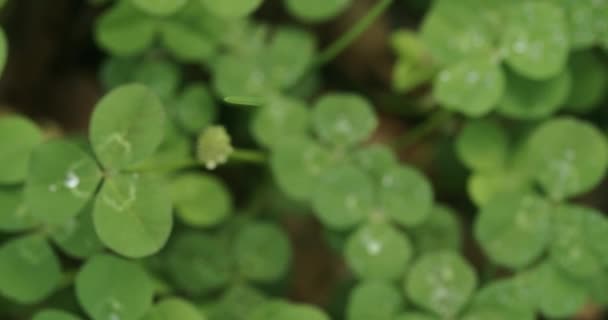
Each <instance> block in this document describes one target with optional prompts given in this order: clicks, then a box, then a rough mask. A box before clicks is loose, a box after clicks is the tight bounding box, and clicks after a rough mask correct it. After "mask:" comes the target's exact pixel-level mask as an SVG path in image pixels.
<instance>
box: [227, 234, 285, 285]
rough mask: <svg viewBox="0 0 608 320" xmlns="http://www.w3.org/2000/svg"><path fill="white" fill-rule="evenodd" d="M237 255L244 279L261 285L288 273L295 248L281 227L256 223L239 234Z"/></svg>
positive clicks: (235, 242) (236, 247) (238, 265)
mask: <svg viewBox="0 0 608 320" xmlns="http://www.w3.org/2000/svg"><path fill="white" fill-rule="evenodd" d="M234 255H235V259H236V264H237V267H238V268H239V270H240V273H241V274H242V275H243V276H245V277H246V278H248V279H250V280H253V281H257V282H272V281H276V280H278V279H279V278H281V277H282V276H284V275H285V273H286V272H287V269H288V267H289V262H290V260H291V248H290V245H289V240H288V239H287V236H286V235H285V233H284V232H283V231H282V230H281V229H280V228H279V227H277V226H276V225H273V224H269V223H255V224H248V225H245V226H243V227H242V229H241V230H239V231H238V233H237V234H236V238H235V239H234Z"/></svg>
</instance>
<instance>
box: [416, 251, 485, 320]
mask: <svg viewBox="0 0 608 320" xmlns="http://www.w3.org/2000/svg"><path fill="white" fill-rule="evenodd" d="M476 286H477V276H476V275H475V272H474V270H473V268H472V267H471V265H470V264H469V263H468V262H467V261H465V260H464V259H463V258H462V257H461V256H459V255H458V254H456V253H454V252H452V251H438V252H433V253H426V254H424V255H422V256H421V257H420V258H419V259H418V261H416V263H414V265H413V266H412V268H411V269H410V271H409V274H408V276H407V279H406V283H405V290H406V293H407V295H408V297H409V298H410V299H411V301H412V302H414V303H415V304H417V305H419V306H420V307H422V308H424V309H427V310H429V311H432V312H434V313H436V314H437V315H439V316H441V317H444V318H450V317H453V316H455V315H456V314H458V312H459V311H460V310H462V308H463V307H464V306H465V304H466V303H467V302H468V300H469V299H470V297H471V295H472V294H473V291H474V290H475V287H476Z"/></svg>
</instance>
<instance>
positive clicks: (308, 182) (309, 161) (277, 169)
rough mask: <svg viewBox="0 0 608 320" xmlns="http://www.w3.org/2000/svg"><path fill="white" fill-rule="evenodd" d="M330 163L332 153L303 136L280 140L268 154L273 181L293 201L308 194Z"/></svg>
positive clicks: (312, 190)
mask: <svg viewBox="0 0 608 320" xmlns="http://www.w3.org/2000/svg"><path fill="white" fill-rule="evenodd" d="M330 162H331V154H330V153H329V152H328V151H327V150H325V149H324V148H323V147H321V146H320V145H318V144H317V143H315V142H313V141H312V140H311V139H309V138H303V137H298V138H296V137H289V138H286V139H284V140H282V142H281V143H280V144H278V145H277V147H276V148H275V149H274V150H273V152H272V153H271V155H270V166H271V169H272V173H273V176H274V179H275V181H276V182H277V184H278V185H279V187H280V188H281V190H282V191H283V192H285V194H287V195H288V196H290V197H292V198H294V199H296V200H307V199H309V198H310V197H311V195H312V194H313V192H314V190H315V189H316V188H317V181H318V179H319V177H321V175H322V174H323V172H324V171H325V169H326V168H327V167H328V166H329V164H330ZM293 168H300V169H299V170H293Z"/></svg>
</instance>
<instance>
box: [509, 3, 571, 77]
mask: <svg viewBox="0 0 608 320" xmlns="http://www.w3.org/2000/svg"><path fill="white" fill-rule="evenodd" d="M509 21H510V22H509V24H508V25H507V26H506V28H505V30H504V35H503V39H502V47H503V50H504V52H505V55H506V61H507V63H508V64H509V65H510V66H511V67H512V68H513V69H514V70H515V71H516V72H517V73H519V74H521V75H523V76H525V77H528V78H531V79H537V80H542V79H547V78H551V77H555V76H557V75H558V74H559V72H560V71H562V70H563V69H564V67H565V66H566V62H567V59H568V52H569V49H570V47H569V40H568V28H567V22H566V17H565V14H564V11H563V10H562V8H561V7H559V6H556V5H555V4H553V3H551V2H546V1H522V2H520V3H517V4H516V5H515V6H513V12H512V14H511V17H510V20H509Z"/></svg>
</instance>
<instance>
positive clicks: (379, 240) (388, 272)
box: [344, 223, 414, 281]
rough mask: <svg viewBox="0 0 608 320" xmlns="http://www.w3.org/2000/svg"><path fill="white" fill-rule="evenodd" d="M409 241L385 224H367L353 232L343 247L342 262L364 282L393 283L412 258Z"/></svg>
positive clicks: (400, 276) (401, 275) (401, 274)
mask: <svg viewBox="0 0 608 320" xmlns="http://www.w3.org/2000/svg"><path fill="white" fill-rule="evenodd" d="M413 251H414V250H413V248H412V244H411V242H410V240H409V238H408V237H407V236H406V235H405V234H403V233H402V232H401V231H399V230H398V229H396V228H394V227H392V226H391V225H390V224H387V223H369V224H366V225H363V226H362V227H361V228H359V229H358V230H357V231H356V232H355V233H353V234H352V235H351V236H350V237H349V239H348V242H347V244H346V250H345V253H344V254H345V256H346V263H347V264H348V266H349V267H350V268H351V269H352V270H353V272H354V273H355V275H357V277H359V278H361V279H364V280H385V281H391V280H397V279H401V278H402V277H403V275H404V274H405V271H406V267H407V265H408V264H409V262H410V260H411V259H412V256H413Z"/></svg>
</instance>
